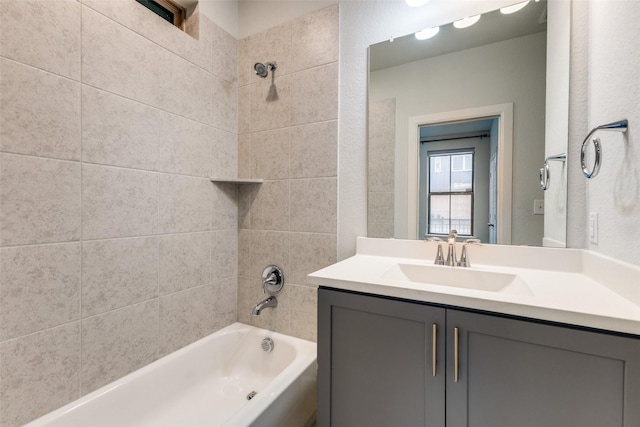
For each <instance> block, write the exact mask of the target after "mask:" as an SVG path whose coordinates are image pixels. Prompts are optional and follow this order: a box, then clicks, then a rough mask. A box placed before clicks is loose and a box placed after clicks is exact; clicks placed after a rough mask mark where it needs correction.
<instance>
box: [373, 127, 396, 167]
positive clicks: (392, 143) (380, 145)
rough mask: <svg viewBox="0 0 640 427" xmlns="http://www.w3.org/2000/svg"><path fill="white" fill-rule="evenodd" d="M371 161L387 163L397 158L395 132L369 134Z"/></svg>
mask: <svg viewBox="0 0 640 427" xmlns="http://www.w3.org/2000/svg"><path fill="white" fill-rule="evenodd" d="M368 150H369V161H370V162H387V161H391V160H393V159H395V156H396V133H395V130H388V131H381V132H379V133H370V134H369V147H368Z"/></svg>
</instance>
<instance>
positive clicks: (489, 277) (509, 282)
mask: <svg viewBox="0 0 640 427" xmlns="http://www.w3.org/2000/svg"><path fill="white" fill-rule="evenodd" d="M381 278H382V279H383V280H388V281H390V282H392V283H393V282H395V283H398V282H412V283H423V284H429V285H438V286H448V287H453V288H462V289H473V290H477V291H487V292H500V293H507V294H516V295H528V296H533V292H531V289H529V287H528V286H527V284H526V283H525V282H524V281H523V280H522V279H521V278H520V277H518V276H516V275H515V274H506V273H496V272H491V271H479V270H471V269H468V268H464V267H446V266H440V265H423V264H395V265H394V266H392V267H391V268H389V269H388V270H387V271H386V272H384V273H383V274H382V276H381Z"/></svg>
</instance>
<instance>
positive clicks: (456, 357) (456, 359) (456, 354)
mask: <svg viewBox="0 0 640 427" xmlns="http://www.w3.org/2000/svg"><path fill="white" fill-rule="evenodd" d="M459 338H460V329H459V328H453V382H456V383H457V382H458V381H459V380H460V343H459Z"/></svg>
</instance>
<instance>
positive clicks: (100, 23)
mask: <svg viewBox="0 0 640 427" xmlns="http://www.w3.org/2000/svg"><path fill="white" fill-rule="evenodd" d="M158 70H162V72H158ZM213 79H214V78H213V76H212V75H211V74H210V73H208V72H206V71H205V70H204V69H202V68H200V67H198V66H197V65H194V64H192V63H191V62H189V61H187V60H185V59H183V58H180V57H179V56H177V55H175V54H174V53H172V52H170V51H168V50H166V49H164V48H163V47H161V46H159V45H158V44H156V43H154V42H152V41H150V40H148V39H146V38H145V37H142V36H140V35H139V34H136V33H135V32H133V31H131V30H129V29H127V28H125V27H123V26H121V25H120V24H117V23H116V22H114V21H112V20H110V19H109V18H107V17H105V16H103V15H100V14H98V13H97V12H95V11H93V10H92V9H90V8H87V7H84V8H82V81H83V83H86V84H89V85H91V86H94V87H96V88H99V89H104V90H107V91H109V92H113V93H115V94H118V95H121V96H124V97H127V98H130V99H133V100H136V101H139V102H143V103H145V104H148V105H151V106H154V107H157V108H160V109H163V110H166V111H169V112H172V113H175V114H178V115H181V116H184V117H187V118H190V119H193V120H197V121H199V122H201V123H205V124H212V122H213V109H212V108H213V102H212V100H213V84H214V83H213ZM193 82H199V84H197V85H196V84H194V83H193Z"/></svg>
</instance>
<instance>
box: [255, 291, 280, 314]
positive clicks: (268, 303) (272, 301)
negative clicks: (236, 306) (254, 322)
mask: <svg viewBox="0 0 640 427" xmlns="http://www.w3.org/2000/svg"><path fill="white" fill-rule="evenodd" d="M277 306H278V300H277V299H276V297H274V296H270V297H269V298H267V299H265V300H264V301H260V302H259V303H257V304H256V306H255V307H253V309H252V310H251V315H252V316H260V312H261V311H262V309H263V308H269V307H272V308H275V307H277Z"/></svg>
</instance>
